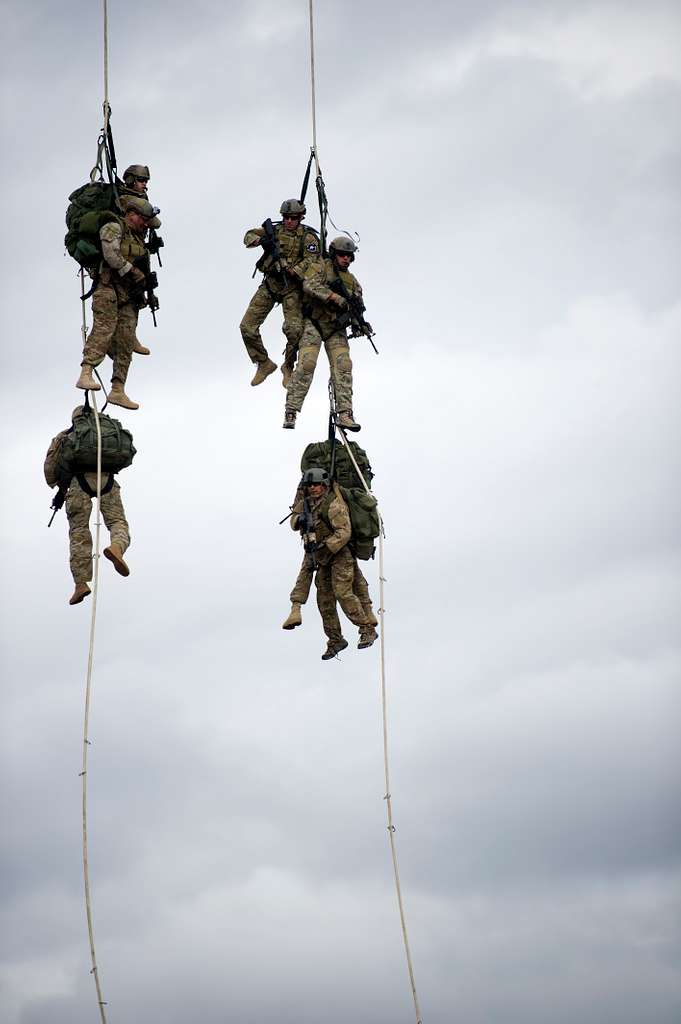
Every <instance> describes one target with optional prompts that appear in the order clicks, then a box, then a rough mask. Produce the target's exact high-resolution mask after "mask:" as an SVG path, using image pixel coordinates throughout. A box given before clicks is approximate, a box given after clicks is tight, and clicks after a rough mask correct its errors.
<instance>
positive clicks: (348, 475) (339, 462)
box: [300, 441, 374, 488]
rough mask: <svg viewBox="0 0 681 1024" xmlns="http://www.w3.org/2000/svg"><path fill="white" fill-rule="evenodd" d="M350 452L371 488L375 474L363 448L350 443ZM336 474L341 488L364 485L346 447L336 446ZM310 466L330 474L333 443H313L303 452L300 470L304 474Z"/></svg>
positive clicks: (355, 443)
mask: <svg viewBox="0 0 681 1024" xmlns="http://www.w3.org/2000/svg"><path fill="white" fill-rule="evenodd" d="M348 444H349V445H350V450H351V451H352V454H353V457H354V459H355V462H356V463H357V465H358V466H359V469H360V472H361V473H362V476H363V477H364V479H365V480H366V482H367V486H368V487H371V481H372V480H373V478H374V474H373V472H372V469H371V463H370V462H369V458H368V456H367V453H366V452H365V451H364V449H363V448H360V446H359V445H358V444H357V442H356V441H349V442H348ZM334 447H335V472H334V478H335V479H336V480H337V481H338V483H339V484H340V485H341V487H362V488H363V484H362V481H361V480H360V478H359V477H358V475H357V470H356V469H355V467H354V466H353V464H352V462H351V460H350V456H349V455H348V453H347V451H346V449H345V445H343V444H336V445H335V446H334ZM310 466H320V467H321V468H322V469H325V470H326V471H327V472H328V473H330V472H331V442H330V441H313V442H312V443H311V444H309V445H308V446H307V448H306V449H305V451H304V452H303V457H302V458H301V460H300V468H301V470H302V472H303V473H304V472H305V470H306V469H309V468H310Z"/></svg>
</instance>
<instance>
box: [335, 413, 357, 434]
mask: <svg viewBox="0 0 681 1024" xmlns="http://www.w3.org/2000/svg"><path fill="white" fill-rule="evenodd" d="M337 422H338V426H339V427H342V428H343V430H352V431H353V433H356V432H357V431H358V430H361V429H362V428H361V427H360V425H359V423H355V421H354V419H353V418H352V409H343V411H342V412H339V413H338V417H337Z"/></svg>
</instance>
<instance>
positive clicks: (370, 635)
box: [357, 624, 378, 651]
mask: <svg viewBox="0 0 681 1024" xmlns="http://www.w3.org/2000/svg"><path fill="white" fill-rule="evenodd" d="M375 640H378V633H377V632H376V630H375V629H374V627H373V626H369V625H368V624H367V625H366V626H360V627H359V643H358V644H357V647H358V649H359V650H360V651H362V650H364V648H365V647H371V645H372V644H373V642H374V641H375Z"/></svg>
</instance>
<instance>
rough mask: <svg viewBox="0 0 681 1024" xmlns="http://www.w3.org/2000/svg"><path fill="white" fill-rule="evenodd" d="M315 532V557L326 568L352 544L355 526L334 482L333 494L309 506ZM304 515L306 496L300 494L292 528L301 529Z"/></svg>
mask: <svg viewBox="0 0 681 1024" xmlns="http://www.w3.org/2000/svg"><path fill="white" fill-rule="evenodd" d="M309 505H310V512H311V513H312V522H313V525H314V532H315V534H316V537H317V551H316V552H315V557H316V559H317V561H318V562H319V563H321V564H322V565H324V564H326V563H327V562H330V561H331V559H332V558H333V556H334V555H337V554H338V552H339V551H340V550H341V548H344V547H345V545H346V544H347V543H348V541H349V540H350V537H351V535H352V526H351V523H350V511H349V509H348V506H347V505H346V503H345V499H344V498H343V495H342V494H341V492H340V489H339V487H338V484H337V483H336V482H335V480H334V482H333V486H332V490H330V491H327V493H326V494H323V495H322V496H321V498H317V499H312V500H310V502H309ZM302 511H303V495H302V493H301V492H300V491H298V493H297V495H296V500H295V502H294V505H293V514H292V515H291V528H292V529H293V530H297V529H298V516H299V515H300V513H301V512H302Z"/></svg>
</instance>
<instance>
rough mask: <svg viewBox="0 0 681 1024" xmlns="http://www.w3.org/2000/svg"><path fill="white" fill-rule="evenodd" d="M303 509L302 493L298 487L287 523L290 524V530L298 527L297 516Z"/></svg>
mask: <svg viewBox="0 0 681 1024" xmlns="http://www.w3.org/2000/svg"><path fill="white" fill-rule="evenodd" d="M302 511H303V495H302V492H301V491H300V488H299V489H298V490H297V491H296V496H295V499H294V501H293V511H292V512H291V518H290V519H289V523H290V524H291V529H292V530H297V529H298V516H299V515H300V513H301V512H302Z"/></svg>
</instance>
